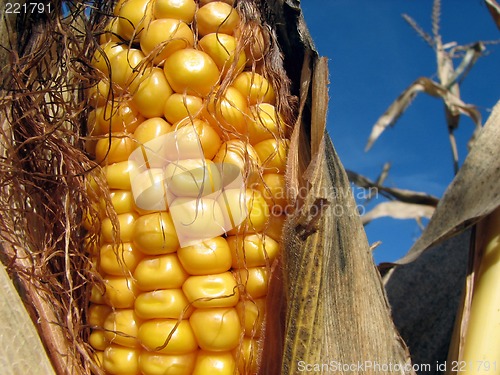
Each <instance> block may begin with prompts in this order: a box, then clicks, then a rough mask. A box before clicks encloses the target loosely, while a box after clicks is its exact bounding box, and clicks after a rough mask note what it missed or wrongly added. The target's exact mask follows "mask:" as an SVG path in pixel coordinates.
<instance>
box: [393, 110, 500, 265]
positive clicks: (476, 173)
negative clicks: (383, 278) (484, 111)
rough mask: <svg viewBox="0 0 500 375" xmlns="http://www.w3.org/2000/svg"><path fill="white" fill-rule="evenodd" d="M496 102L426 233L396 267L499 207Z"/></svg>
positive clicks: (499, 116) (498, 112)
mask: <svg viewBox="0 0 500 375" xmlns="http://www.w3.org/2000/svg"><path fill="white" fill-rule="evenodd" d="M499 139H500V102H498V103H497V104H496V106H495V107H494V109H493V112H492V113H491V115H490V117H489V119H488V121H487V122H486V125H485V126H484V128H483V129H482V130H481V132H480V133H479V135H478V138H477V140H476V142H475V145H474V147H473V148H472V150H471V151H470V153H469V155H468V156H467V158H466V159H465V162H464V164H463V166H462V168H461V169H460V171H459V172H458V174H457V176H456V177H455V179H454V180H453V181H452V183H451V184H450V186H449V187H448V189H447V190H446V192H445V194H444V196H443V198H442V199H441V201H440V202H439V204H438V206H437V207H436V211H435V212H434V215H433V216H432V218H431V220H430V222H429V224H428V225H427V228H426V230H425V231H424V233H423V234H422V236H421V237H420V238H419V239H418V240H417V241H416V242H415V244H414V245H413V247H412V249H411V250H410V252H409V253H408V255H406V256H405V257H404V258H403V259H401V260H400V261H398V262H397V263H398V264H404V263H408V262H411V261H413V260H415V259H416V258H418V256H419V255H420V254H421V253H422V252H423V251H425V250H426V249H428V248H429V247H430V246H432V245H433V244H435V243H437V242H439V241H443V240H445V239H446V238H449V237H451V236H453V235H454V234H457V233H459V232H461V231H463V230H465V229H466V228H468V227H470V226H471V225H473V224H474V223H476V222H477V221H479V220H480V219H481V218H482V217H484V216H485V215H487V214H489V213H490V212H492V211H493V210H494V209H495V208H496V207H498V206H499V205H500V193H499V192H500V161H499V159H498V155H500V142H499V141H498V140H499Z"/></svg>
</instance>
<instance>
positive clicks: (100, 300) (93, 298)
mask: <svg viewBox="0 0 500 375" xmlns="http://www.w3.org/2000/svg"><path fill="white" fill-rule="evenodd" d="M104 294H105V293H104V290H103V289H102V288H101V286H100V285H97V284H94V285H92V289H91V290H90V298H89V300H90V302H92V303H94V304H99V305H102V304H106V303H108V302H107V301H106V299H105V298H104Z"/></svg>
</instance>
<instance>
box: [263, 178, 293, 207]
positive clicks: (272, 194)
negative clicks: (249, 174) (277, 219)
mask: <svg viewBox="0 0 500 375" xmlns="http://www.w3.org/2000/svg"><path fill="white" fill-rule="evenodd" d="M262 182H263V183H262V184H259V185H258V189H259V191H260V192H261V193H262V195H263V197H264V199H265V200H266V202H267V204H268V205H269V208H271V211H272V212H273V214H277V215H281V214H284V213H287V210H288V209H289V207H288V191H287V186H286V179H285V176H284V175H283V174H278V173H265V174H264V175H263V176H262Z"/></svg>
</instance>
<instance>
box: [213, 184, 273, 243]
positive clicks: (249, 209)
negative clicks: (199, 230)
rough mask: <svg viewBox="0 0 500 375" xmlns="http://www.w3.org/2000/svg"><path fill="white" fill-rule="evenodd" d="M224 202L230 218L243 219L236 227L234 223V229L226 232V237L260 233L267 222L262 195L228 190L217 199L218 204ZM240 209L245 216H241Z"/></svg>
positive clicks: (254, 192) (265, 203)
mask: <svg viewBox="0 0 500 375" xmlns="http://www.w3.org/2000/svg"><path fill="white" fill-rule="evenodd" d="M222 200H223V201H224V202H226V207H225V208H226V209H227V210H228V211H229V212H230V213H231V217H232V218H235V217H241V216H243V217H244V220H243V222H241V224H239V225H237V224H238V223H237V222H234V224H235V225H234V226H233V228H234V229H231V230H230V231H228V232H227V234H228V235H235V234H242V233H260V232H262V231H263V230H264V229H265V227H266V224H267V222H268V220H269V216H270V213H269V206H268V205H267V202H266V201H265V199H264V197H263V196H262V194H261V193H260V192H259V191H257V190H252V189H247V190H246V191H243V192H242V191H241V190H238V189H228V190H225V191H224V193H223V194H222V195H221V197H219V202H221V201H222ZM242 208H243V209H244V210H245V213H246V215H243V212H242Z"/></svg>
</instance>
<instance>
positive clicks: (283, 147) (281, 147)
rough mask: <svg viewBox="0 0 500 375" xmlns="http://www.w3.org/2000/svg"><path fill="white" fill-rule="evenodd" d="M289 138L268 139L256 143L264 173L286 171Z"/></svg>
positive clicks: (255, 146) (256, 150)
mask: <svg viewBox="0 0 500 375" xmlns="http://www.w3.org/2000/svg"><path fill="white" fill-rule="evenodd" d="M288 145H289V142H288V140H281V139H266V140H265V141H262V142H259V143H257V144H256V145H254V148H255V152H257V155H259V159H260V161H261V162H262V168H263V169H264V173H281V174H283V173H285V170H286V157H287V154H288Z"/></svg>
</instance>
